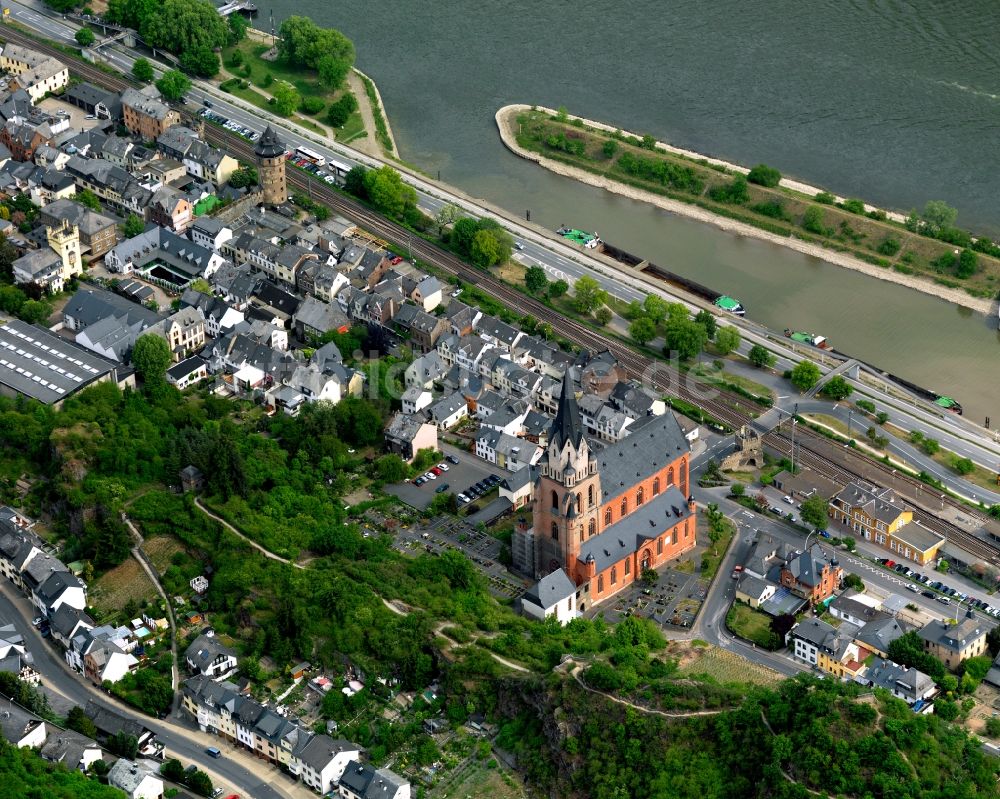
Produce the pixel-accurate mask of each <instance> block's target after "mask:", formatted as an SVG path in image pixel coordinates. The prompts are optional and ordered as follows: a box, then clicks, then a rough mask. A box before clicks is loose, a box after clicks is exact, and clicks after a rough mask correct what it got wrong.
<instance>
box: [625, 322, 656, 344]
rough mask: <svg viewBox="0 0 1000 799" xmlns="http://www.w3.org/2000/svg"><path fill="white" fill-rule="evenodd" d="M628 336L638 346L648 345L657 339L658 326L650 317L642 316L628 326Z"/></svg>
mask: <svg viewBox="0 0 1000 799" xmlns="http://www.w3.org/2000/svg"><path fill="white" fill-rule="evenodd" d="M628 334H629V335H630V336H631V337H632V340H633V341H635V342H636V343H638V344H646V343H648V342H650V341H652V340H653V339H654V338H656V325H655V324H653V320H652V319H650V318H649V317H648V316H640V317H639V318H638V319H636V320H635V321H634V322H632V324H630V325H629V326H628Z"/></svg>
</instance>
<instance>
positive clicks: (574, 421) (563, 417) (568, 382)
mask: <svg viewBox="0 0 1000 799" xmlns="http://www.w3.org/2000/svg"><path fill="white" fill-rule="evenodd" d="M582 438H583V422H582V420H581V419H580V407H579V406H578V405H577V404H576V394H575V393H573V378H572V377H571V376H570V374H569V370H568V369H567V370H566V374H565V375H563V384H562V394H560V396H559V410H558V411H557V412H556V418H555V421H554V422H553V423H552V434H551V439H552V441H555V442H556V445H557V446H558V447H559V448H560V449H562V447H563V445H565V444H566V442H567V441H568V442H570V443H571V444H572V445H573V446H574V447H579V446H580V441H581V439H582Z"/></svg>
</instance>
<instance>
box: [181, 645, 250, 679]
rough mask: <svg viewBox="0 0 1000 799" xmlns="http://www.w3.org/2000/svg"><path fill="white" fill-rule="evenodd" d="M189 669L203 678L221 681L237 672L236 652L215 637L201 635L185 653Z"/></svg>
mask: <svg viewBox="0 0 1000 799" xmlns="http://www.w3.org/2000/svg"><path fill="white" fill-rule="evenodd" d="M184 660H185V661H186V662H187V665H188V669H189V670H190V671H192V672H194V673H197V674H200V675H202V676H203V677H208V678H210V679H213V680H221V679H224V678H225V677H227V676H228V675H230V674H232V673H233V672H234V671H236V666H237V665H238V662H237V659H236V650H234V649H232V648H230V647H228V646H226V645H225V644H223V643H222V642H221V641H219V640H218V639H217V638H216V637H215V636H214V635H213V636H208V635H199V636H198V637H197V638H195V639H194V641H192V642H191V645H190V646H189V647H188V648H187V651H186V652H185V653H184Z"/></svg>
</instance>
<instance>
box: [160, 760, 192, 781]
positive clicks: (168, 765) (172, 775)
mask: <svg viewBox="0 0 1000 799" xmlns="http://www.w3.org/2000/svg"><path fill="white" fill-rule="evenodd" d="M160 774H162V775H163V776H164V777H165V778H166V779H168V780H170V781H171V782H177V783H180V784H181V785H183V784H184V777H185V776H186V775H185V774H184V764H183V763H181V761H180V760H178V759H177V758H176V757H171V758H168V759H167V760H165V761H164V762H163V765H162V766H160Z"/></svg>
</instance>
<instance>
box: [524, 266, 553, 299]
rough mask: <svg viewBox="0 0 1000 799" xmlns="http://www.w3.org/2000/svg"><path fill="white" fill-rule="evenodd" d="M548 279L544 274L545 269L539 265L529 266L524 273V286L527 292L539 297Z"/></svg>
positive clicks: (543, 291)
mask: <svg viewBox="0 0 1000 799" xmlns="http://www.w3.org/2000/svg"><path fill="white" fill-rule="evenodd" d="M548 283H549V279H548V278H547V277H546V276H545V270H544V269H542V267H540V266H529V267H528V268H527V270H526V271H525V273H524V287H525V288H526V289H527V290H528V293H529V294H532V295H534V296H535V297H540V296H542V295H543V294H544V293H545V287H546V286H547V285H548Z"/></svg>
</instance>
